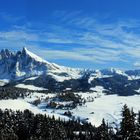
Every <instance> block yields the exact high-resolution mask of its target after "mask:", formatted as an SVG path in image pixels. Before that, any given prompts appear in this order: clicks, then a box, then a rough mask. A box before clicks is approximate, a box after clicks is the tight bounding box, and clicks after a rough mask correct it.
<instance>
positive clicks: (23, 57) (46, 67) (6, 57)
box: [0, 48, 79, 80]
mask: <svg viewBox="0 0 140 140" xmlns="http://www.w3.org/2000/svg"><path fill="white" fill-rule="evenodd" d="M73 73H76V74H78V73H79V71H77V70H74V69H71V68H67V67H63V66H59V65H56V64H54V63H49V62H47V61H45V60H43V59H42V58H40V57H39V56H37V55H35V54H33V53H32V52H30V51H28V50H27V49H26V48H23V50H22V51H18V52H16V53H13V52H10V51H9V50H7V49H5V50H1V52H0V79H10V80H17V79H23V78H27V77H31V76H36V75H42V74H48V75H51V76H54V77H55V78H58V79H59V77H62V78H66V79H67V78H75V75H74V74H73ZM56 76H57V77H56ZM76 76H77V75H76ZM60 80H61V79H60Z"/></svg>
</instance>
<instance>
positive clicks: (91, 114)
mask: <svg viewBox="0 0 140 140" xmlns="http://www.w3.org/2000/svg"><path fill="white" fill-rule="evenodd" d="M18 87H22V88H23V87H24V88H29V89H30V88H32V89H33V88H34V87H30V86H29V85H27V86H26V87H25V86H24V85H20V86H19V85H18ZM34 90H42V88H41V87H40V88H39V87H35V88H34ZM104 91H105V89H104V88H103V87H100V86H96V87H95V88H92V89H91V92H86V93H82V92H79V93H76V94H78V95H80V96H82V98H84V99H85V100H86V103H85V104H84V105H82V106H77V107H76V108H74V109H72V110H70V111H71V112H72V116H74V117H75V118H80V119H81V120H85V121H88V122H91V123H92V124H93V125H95V126H99V125H100V124H101V121H102V119H103V118H104V119H105V120H106V121H107V122H108V123H110V124H111V125H114V126H115V125H117V124H118V123H119V122H120V120H121V109H122V107H123V105H124V104H127V105H128V106H129V107H130V108H132V107H133V109H134V111H135V112H138V110H140V95H135V96H117V95H106V94H105V93H104ZM54 96H56V95H55V94H52V93H50V94H44V93H38V92H34V93H31V94H30V95H29V96H27V97H26V98H25V99H22V98H19V99H15V100H12V99H8V100H1V101H0V108H1V109H3V110H4V109H12V110H21V111H23V110H25V109H29V110H31V111H32V112H33V113H35V114H37V113H41V114H47V115H50V116H52V115H54V116H55V117H56V118H58V117H61V118H62V119H65V120H68V119H69V118H68V117H66V116H64V115H63V114H64V112H65V111H66V110H62V109H50V108H45V107H46V106H45V105H46V104H45V102H44V100H45V98H52V97H54ZM37 99H41V103H40V104H39V105H37V106H35V105H33V104H31V102H33V101H35V100H37ZM91 99H92V100H91Z"/></svg>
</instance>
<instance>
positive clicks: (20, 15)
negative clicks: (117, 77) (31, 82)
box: [0, 0, 140, 69]
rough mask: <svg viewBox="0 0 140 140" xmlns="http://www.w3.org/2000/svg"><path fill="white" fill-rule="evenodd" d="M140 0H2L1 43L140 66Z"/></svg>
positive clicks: (63, 60) (63, 61) (58, 58)
mask: <svg viewBox="0 0 140 140" xmlns="http://www.w3.org/2000/svg"><path fill="white" fill-rule="evenodd" d="M139 7H140V1H139V0H0V49H3V48H8V49H10V50H15V51H17V50H20V49H21V48H22V47H23V46H26V47H27V48H28V49H29V50H30V51H32V52H34V53H36V54H38V55H39V56H41V57H43V58H44V59H46V60H48V61H50V62H55V63H58V64H60V65H65V66H71V67H81V68H93V69H104V68H110V67H115V68H120V69H139V67H140V8H139Z"/></svg>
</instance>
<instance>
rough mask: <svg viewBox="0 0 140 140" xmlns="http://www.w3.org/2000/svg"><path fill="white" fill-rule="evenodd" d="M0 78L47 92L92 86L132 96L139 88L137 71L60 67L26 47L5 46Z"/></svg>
mask: <svg viewBox="0 0 140 140" xmlns="http://www.w3.org/2000/svg"><path fill="white" fill-rule="evenodd" d="M31 77H36V78H31ZM0 79H1V80H0V85H1V86H3V85H7V83H10V84H11V83H14V84H18V83H22V84H27V85H34V86H39V87H43V88H46V89H48V90H50V91H63V90H66V89H70V90H72V91H90V90H91V89H92V88H93V87H95V86H102V87H104V88H105V89H106V91H107V94H119V95H127V94H128V95H131V94H132V95H134V94H139V92H137V91H140V90H139V89H140V70H130V71H121V70H119V69H115V68H111V69H103V70H91V69H75V68H70V67H65V66H59V65H57V64H55V63H50V62H48V61H46V60H43V59H42V58H40V57H39V56H37V55H35V54H34V53H32V52H30V51H28V50H27V49H26V48H23V49H22V51H18V52H16V53H13V52H11V51H9V50H8V49H6V50H2V51H1V52H0ZM5 79H7V81H5ZM8 80H9V82H8ZM2 81H3V82H2Z"/></svg>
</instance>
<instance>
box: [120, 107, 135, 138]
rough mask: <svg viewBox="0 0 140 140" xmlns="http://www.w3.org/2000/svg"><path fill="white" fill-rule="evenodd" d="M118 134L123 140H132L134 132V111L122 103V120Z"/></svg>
mask: <svg viewBox="0 0 140 140" xmlns="http://www.w3.org/2000/svg"><path fill="white" fill-rule="evenodd" d="M120 125H121V127H120V134H121V138H122V139H123V140H134V139H135V134H136V126H135V113H134V112H133V110H131V111H130V109H129V108H128V107H127V105H124V107H123V109H122V122H121V124H120Z"/></svg>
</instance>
